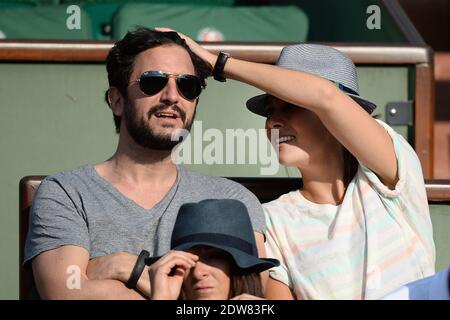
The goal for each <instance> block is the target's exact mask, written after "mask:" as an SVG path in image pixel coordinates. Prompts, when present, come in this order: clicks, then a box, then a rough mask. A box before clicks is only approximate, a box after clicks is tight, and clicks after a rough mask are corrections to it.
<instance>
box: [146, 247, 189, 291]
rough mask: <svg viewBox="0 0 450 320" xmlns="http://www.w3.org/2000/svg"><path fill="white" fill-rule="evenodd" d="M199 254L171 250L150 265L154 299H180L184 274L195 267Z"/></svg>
mask: <svg viewBox="0 0 450 320" xmlns="http://www.w3.org/2000/svg"><path fill="white" fill-rule="evenodd" d="M197 261H198V256H196V255H194V254H192V253H189V252H184V251H169V252H168V253H167V254H166V255H164V256H162V257H161V258H160V259H159V260H158V261H156V262H155V263H154V264H152V265H151V266H150V267H149V271H148V272H149V277H150V283H151V291H152V294H151V299H152V300H176V299H178V297H179V295H180V292H181V286H182V284H183V280H184V275H185V274H186V272H187V271H189V269H190V268H192V267H194V266H195V264H196V263H197Z"/></svg>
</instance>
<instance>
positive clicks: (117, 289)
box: [38, 280, 145, 300]
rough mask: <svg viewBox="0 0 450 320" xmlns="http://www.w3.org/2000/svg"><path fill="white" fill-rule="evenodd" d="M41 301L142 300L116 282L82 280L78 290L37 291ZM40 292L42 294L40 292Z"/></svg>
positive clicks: (138, 295) (137, 294) (43, 289)
mask: <svg viewBox="0 0 450 320" xmlns="http://www.w3.org/2000/svg"><path fill="white" fill-rule="evenodd" d="M38 291H39V294H40V295H41V298H42V299H56V300H66V299H68V300H69V299H70V300H144V299H145V297H144V296H143V295H142V294H141V293H139V292H138V291H136V290H132V289H128V288H127V287H126V286H125V285H124V284H123V283H122V282H121V281H118V280H83V281H82V282H81V284H80V287H79V288H74V289H68V288H67V287H65V288H64V289H59V290H58V289H56V290H49V289H48V288H42V289H41V290H38ZM41 291H42V292H41Z"/></svg>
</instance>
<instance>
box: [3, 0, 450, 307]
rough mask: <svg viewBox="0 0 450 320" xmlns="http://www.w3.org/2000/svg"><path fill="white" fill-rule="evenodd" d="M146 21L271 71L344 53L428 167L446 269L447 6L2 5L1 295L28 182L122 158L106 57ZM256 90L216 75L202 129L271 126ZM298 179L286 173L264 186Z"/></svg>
mask: <svg viewBox="0 0 450 320" xmlns="http://www.w3.org/2000/svg"><path fill="white" fill-rule="evenodd" d="M137 25H143V26H147V27H156V26H166V27H171V28H174V29H176V30H180V31H182V32H184V33H186V34H187V35H189V36H190V37H192V38H194V39H196V40H198V41H201V42H202V43H203V45H205V46H206V47H207V48H208V49H210V50H213V51H219V50H227V51H229V52H231V53H232V55H233V56H236V57H240V58H244V59H248V60H252V61H260V62H266V63H274V62H275V61H276V58H277V56H278V53H279V51H280V49H281V48H282V47H283V46H284V45H286V44H289V43H294V42H318V43H325V44H329V45H331V46H334V47H336V48H337V49H339V50H342V51H343V52H345V53H347V54H349V55H350V57H351V58H352V59H353V61H354V62H355V64H356V65H357V72H358V78H359V83H360V94H361V95H363V96H365V97H367V98H368V99H369V100H372V101H374V102H375V103H376V104H377V106H378V107H377V109H376V111H375V114H377V115H378V116H379V117H380V118H381V119H382V120H384V121H386V122H387V123H389V124H390V125H391V126H392V127H393V128H394V129H395V130H397V131H398V132H399V133H400V134H402V135H403V136H404V137H405V138H406V139H407V140H408V141H409V142H410V144H411V145H412V146H413V147H414V148H415V150H416V152H417V154H418V156H419V158H420V160H421V163H422V168H423V171H424V176H425V178H426V179H427V185H428V186H427V188H428V189H427V190H428V191H429V202H430V209H431V215H432V220H433V225H434V237H435V241H436V248H437V262H436V268H437V269H442V268H443V267H445V266H447V265H448V264H449V263H450V237H449V234H450V232H449V231H450V230H449V229H450V1H448V0H398V1H397V0H370V1H369V0H292V1H288V0H280V1H270V0H259V1H256V0H253V1H252V0H248V1H245V0H243V1H240V0H196V1H194V0H191V1H189V0H188V1H181V0H166V1H158V0H147V1H124V0H115V1H114V0H84V1H69V0H54V1H38V0H35V1H32V0H16V1H11V0H0V112H1V113H0V114H1V117H0V177H1V183H0V205H1V206H0V210H1V211H0V234H1V238H0V257H1V263H0V270H1V272H0V299H18V298H19V291H20V282H19V274H20V273H21V272H22V270H21V267H20V259H21V256H20V252H21V243H20V241H19V239H22V238H23V236H24V234H23V230H19V225H20V222H22V220H20V219H19V218H20V217H22V216H23V213H24V212H25V211H19V200H20V199H19V181H20V180H21V179H22V178H23V177H25V176H30V175H48V174H52V173H55V172H59V171H62V170H66V169H70V168H73V167H76V166H79V165H82V164H85V163H98V162H101V161H103V160H105V159H107V158H109V157H110V156H111V154H112V153H113V152H114V151H115V146H116V142H117V135H116V134H115V132H114V125H113V121H112V114H111V112H110V110H109V109H108V107H107V106H106V104H105V103H104V102H103V96H104V92H105V90H106V89H107V87H108V86H107V78H106V71H105V65H104V59H105V57H106V54H107V52H108V50H109V49H110V48H111V46H112V44H113V43H114V41H115V40H117V39H120V38H121V37H123V35H124V34H125V33H126V32H127V31H128V30H131V29H133V28H134V27H136V26H137ZM258 93H259V91H258V90H257V89H255V88H252V87H250V86H245V85H242V84H237V83H235V82H234V81H227V82H226V83H225V84H221V83H220V84H219V83H217V82H215V81H211V80H209V81H208V84H207V90H206V91H205V92H204V93H203V94H202V97H201V99H200V104H199V107H198V112H197V120H201V121H203V122H202V124H203V131H205V130H206V129H208V128H215V129H218V130H220V131H221V132H225V130H226V129H237V128H243V129H248V128H263V127H264V122H263V119H261V118H260V117H257V116H255V115H253V114H251V113H249V112H246V111H245V108H244V103H245V101H246V99H247V98H249V97H251V96H253V95H255V94H258ZM195 134H197V133H194V134H193V138H192V139H195ZM194 152H202V150H196V151H195V150H194ZM271 156H272V157H273V156H274V155H273V154H272V155H271ZM246 158H247V159H249V158H250V157H249V154H246ZM261 165H262V163H261V159H258V161H257V162H256V163H251V162H250V161H247V162H246V163H245V164H239V165H226V164H218V163H217V164H213V165H210V164H204V163H200V164H193V165H189V166H190V167H191V168H192V169H193V170H198V171H201V172H204V173H206V174H210V175H219V176H227V177H249V178H257V177H262V176H261V171H260V167H261ZM297 176H298V174H297V173H296V170H294V169H293V168H284V167H281V168H280V169H279V170H278V172H277V173H276V174H274V175H273V176H270V177H267V176H265V177H263V178H266V179H270V178H275V177H297ZM436 186H438V187H436ZM436 190H437V191H436ZM25 209H27V208H25ZM26 212H27V211H26ZM22 297H23V296H22Z"/></svg>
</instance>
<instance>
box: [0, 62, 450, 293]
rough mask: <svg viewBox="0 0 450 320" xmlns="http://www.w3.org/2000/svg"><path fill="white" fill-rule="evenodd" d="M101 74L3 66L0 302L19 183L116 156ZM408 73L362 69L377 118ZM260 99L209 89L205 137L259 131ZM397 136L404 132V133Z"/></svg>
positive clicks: (12, 248) (223, 171)
mask: <svg viewBox="0 0 450 320" xmlns="http://www.w3.org/2000/svg"><path fill="white" fill-rule="evenodd" d="M104 69H105V68H104V66H103V65H99V64H24V63H16V64H12V63H11V64H9V63H3V64H1V63H0V111H1V115H2V116H1V117H0V152H1V156H0V176H1V183H0V204H1V206H0V208H1V212H0V234H1V242H0V255H1V257H2V263H1V267H0V268H1V272H0V299H17V298H18V295H19V277H18V265H19V262H18V260H19V255H18V252H19V248H18V246H19V245H18V243H19V240H18V183H19V180H20V179H21V178H22V177H23V176H26V175H47V174H51V173H54V172H58V171H62V170H65V169H69V168H73V167H75V166H79V165H82V164H84V163H97V162H101V161H103V160H105V159H107V158H109V157H110V156H111V155H112V153H113V152H114V151H115V146H116V141H117V136H116V134H115V132H114V125H113V121H112V114H111V112H110V111H109V109H108V107H107V106H106V104H105V103H104V102H103V94H104V90H105V89H106V87H107V82H106V73H105V70H104ZM407 73H408V69H407V68H406V67H368V66H365V67H359V68H358V76H359V77H360V87H361V92H362V94H363V95H364V96H366V97H367V98H369V99H372V100H373V101H375V102H376V103H378V104H379V105H380V106H382V108H380V109H379V112H378V111H377V112H378V113H381V114H382V113H383V112H382V111H383V110H382V109H384V105H385V104H386V102H387V101H394V100H405V99H407V92H408V88H407V83H408V80H407V79H408V74H407ZM258 92H259V91H258V90H256V89H254V88H251V87H249V86H244V85H241V84H237V83H235V82H233V81H228V82H226V84H221V83H218V82H216V81H209V82H208V87H207V90H206V91H205V93H204V94H203V95H202V96H201V99H200V104H199V106H198V111H197V120H205V119H206V122H205V123H204V124H203V130H204V131H205V130H206V129H207V128H219V129H225V128H263V126H264V120H263V119H262V118H261V117H258V116H256V115H253V114H251V113H249V112H247V111H246V110H244V107H243V105H244V101H245V100H246V99H247V98H248V97H250V96H252V95H255V94H257V93H258ZM399 130H400V131H403V133H405V132H406V129H405V128H399ZM193 139H195V137H193ZM192 168H193V169H195V170H200V171H202V172H205V173H207V174H211V175H221V176H258V175H259V173H260V171H259V169H260V166H259V165H258V164H255V165H250V164H249V165H211V166H209V165H193V166H192ZM295 175H297V173H296V170H294V169H292V168H280V170H279V171H278V173H277V176H295ZM444 211H445V210H444ZM433 218H434V217H433ZM436 219H438V221H439V224H438V226H437V228H436V231H437V233H438V234H437V237H436V239H437V240H438V241H439V242H441V241H445V242H446V243H448V241H447V240H448V238H446V230H448V226H449V225H450V222H449V216H448V214H447V215H445V214H440V215H439V216H436ZM438 249H439V250H444V249H448V245H447V246H445V245H442V244H439V246H438ZM448 251H449V250H445V251H444V252H448ZM446 257H448V255H447V256H446ZM444 262H445V261H444ZM449 262H450V261H449V259H447V261H446V263H447V264H448V263H449ZM441 265H445V263H442V264H441Z"/></svg>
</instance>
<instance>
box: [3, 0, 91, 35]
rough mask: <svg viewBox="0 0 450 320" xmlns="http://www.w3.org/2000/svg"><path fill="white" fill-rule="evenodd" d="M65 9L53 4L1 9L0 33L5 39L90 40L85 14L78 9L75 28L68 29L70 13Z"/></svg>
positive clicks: (62, 6)
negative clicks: (78, 17) (77, 20)
mask: <svg viewBox="0 0 450 320" xmlns="http://www.w3.org/2000/svg"><path fill="white" fill-rule="evenodd" d="M67 8H68V6H67V5H54V6H36V7H24V8H10V9H2V10H0V34H1V36H2V38H6V39H67V40H70V39H73V40H75V39H76V40H86V39H93V33H92V26H91V19H90V17H89V16H88V15H87V14H86V11H84V10H83V9H82V8H80V20H79V21H80V24H79V28H75V29H70V27H71V26H72V25H71V24H70V22H72V21H73V20H72V19H71V16H72V11H70V12H69V13H67ZM19 22H20V23H19ZM68 22H69V24H68ZM76 27H77V26H76Z"/></svg>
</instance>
